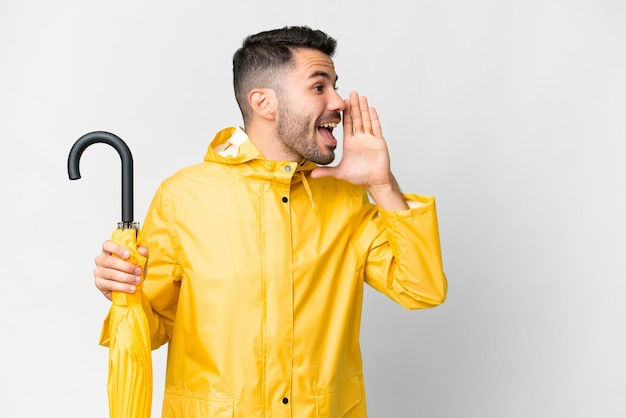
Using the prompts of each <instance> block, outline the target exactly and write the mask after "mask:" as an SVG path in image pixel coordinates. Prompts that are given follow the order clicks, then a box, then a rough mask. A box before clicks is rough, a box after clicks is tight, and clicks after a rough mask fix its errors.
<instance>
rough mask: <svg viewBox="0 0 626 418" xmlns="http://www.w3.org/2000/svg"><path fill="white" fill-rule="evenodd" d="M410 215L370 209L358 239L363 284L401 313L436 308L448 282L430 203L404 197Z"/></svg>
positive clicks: (413, 196)
mask: <svg viewBox="0 0 626 418" xmlns="http://www.w3.org/2000/svg"><path fill="white" fill-rule="evenodd" d="M404 197H405V199H406V200H407V201H408V202H417V203H418V204H417V205H412V206H414V207H412V208H411V209H407V210H400V211H388V210H383V209H380V208H374V210H373V212H372V213H370V215H369V219H368V220H367V221H366V222H365V226H364V229H363V233H362V234H361V235H360V245H361V246H362V249H363V251H364V253H365V254H367V256H366V260H365V267H364V275H365V281H366V283H368V284H369V285H371V286H372V287H373V288H375V289H376V290H378V291H380V292H382V293H383V294H385V295H387V296H388V297H389V298H391V299H392V300H394V301H396V302H397V303H399V304H400V305H402V306H404V307H405V308H407V309H424V308H432V307H434V306H437V305H440V304H441V303H443V302H444V301H445V299H446V295H447V290H448V282H447V279H446V276H445V274H444V272H443V261H442V256H441V248H440V243H439V227H438V222H437V213H436V208H435V199H434V198H433V197H428V196H419V195H416V194H405V196H404Z"/></svg>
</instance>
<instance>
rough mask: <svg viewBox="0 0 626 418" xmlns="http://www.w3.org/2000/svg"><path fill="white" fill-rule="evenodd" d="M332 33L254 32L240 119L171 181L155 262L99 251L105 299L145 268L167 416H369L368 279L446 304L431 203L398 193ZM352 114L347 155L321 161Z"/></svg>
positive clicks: (158, 213)
mask: <svg viewBox="0 0 626 418" xmlns="http://www.w3.org/2000/svg"><path fill="white" fill-rule="evenodd" d="M335 45H336V42H335V40H334V39H332V38H330V37H328V36H327V35H326V34H324V33H323V32H320V31H315V30H312V29H309V28H307V27H285V28H282V29H277V30H272V31H267V32H262V33H259V34H256V35H252V36H249V37H248V38H246V39H245V40H244V43H243V46H242V47H241V48H240V49H239V50H238V51H237V52H236V53H235V55H234V59H233V73H234V87H235V95H236V98H237V102H238V104H239V107H240V109H241V113H242V116H243V121H244V128H243V129H241V128H235V127H231V128H226V129H224V130H222V131H221V132H219V133H218V134H217V135H216V137H215V139H214V140H213V142H212V143H211V145H210V147H209V149H208V151H207V153H206V155H205V158H204V162H202V163H200V164H198V165H195V166H191V167H187V168H185V169H183V170H181V171H179V172H178V173H176V174H174V175H173V176H172V177H170V178H169V179H167V180H165V181H164V182H163V183H162V185H161V187H160V188H159V190H158V191H157V193H156V195H155V197H154V200H153V202H152V204H151V206H150V209H149V211H148V214H147V216H146V218H145V220H144V226H143V230H142V237H143V242H142V244H143V245H144V246H145V247H147V248H142V249H141V251H142V253H143V254H144V255H146V256H147V255H148V249H149V253H150V257H149V259H148V263H147V266H146V269H145V272H142V271H141V270H140V269H139V268H137V267H136V266H133V265H132V264H129V263H127V262H125V261H124V260H122V259H124V258H127V257H128V252H127V251H126V250H125V249H124V248H121V247H119V246H118V245H116V244H114V243H113V242H111V241H106V242H105V243H104V244H103V248H102V254H101V255H100V256H99V257H98V258H97V259H96V269H95V270H94V276H95V284H96V286H97V288H98V289H100V291H102V292H103V293H104V295H105V296H107V297H108V298H110V297H111V291H122V292H134V291H136V289H137V288H136V286H137V285H138V284H139V283H140V277H141V276H142V275H145V281H144V283H143V284H142V288H141V292H142V294H143V296H144V297H143V300H144V308H145V310H146V314H147V316H148V320H149V323H150V326H151V335H152V346H153V348H157V347H159V346H161V345H162V344H165V343H169V352H168V364H167V377H166V387H165V395H164V396H165V397H164V401H163V416H164V417H226V416H228V417H233V416H237V417H246V418H248V417H272V418H276V417H317V416H320V417H321V416H324V417H365V416H366V407H365V391H364V384H363V376H362V366H361V353H360V347H359V325H360V317H361V305H362V298H363V283H364V282H365V283H368V284H369V285H371V286H373V287H374V288H375V289H377V290H378V291H380V292H382V293H383V294H385V295H387V296H388V297H390V298H391V299H393V300H395V301H396V302H398V303H399V304H401V305H402V306H404V307H406V308H408V309H419V308H430V307H434V306H437V305H439V304H441V303H442V302H443V301H444V300H445V297H446V291H447V282H446V278H445V275H444V273H443V268H442V260H441V253H440V246H439V235H438V227H437V218H436V212H435V203H434V199H433V198H432V197H424V196H418V195H415V194H402V193H401V192H400V189H399V187H398V184H397V183H396V181H395V179H394V177H393V175H392V173H391V171H390V163H389V154H388V151H387V146H386V143H385V140H384V139H383V135H382V130H381V126H380V122H379V120H378V116H377V113H376V110H375V109H374V108H372V107H369V105H368V102H367V99H366V98H365V97H363V96H359V95H358V94H357V93H356V92H352V93H350V97H349V98H348V99H346V100H343V99H342V98H341V97H340V96H339V95H338V94H337V92H336V89H335V87H336V86H335V83H336V81H337V75H336V73H335V68H334V64H333V61H332V59H331V57H332V55H333V53H334V49H335ZM342 114H343V155H342V159H341V161H340V162H339V163H338V164H337V165H336V166H335V167H320V166H318V164H319V165H326V164H329V163H330V162H332V161H333V160H334V156H335V155H334V150H335V147H336V146H337V140H336V139H335V137H334V134H333V130H334V128H335V127H336V126H338V125H339V123H340V122H341V117H342ZM368 193H369V196H370V197H371V199H372V200H373V201H374V203H375V204H372V203H370V201H369V199H368V197H367V194H368ZM114 255H117V256H118V257H115V256H114ZM119 257H121V258H122V259H120V258H119ZM102 343H103V344H106V343H107V335H106V333H105V335H104V336H103V341H102Z"/></svg>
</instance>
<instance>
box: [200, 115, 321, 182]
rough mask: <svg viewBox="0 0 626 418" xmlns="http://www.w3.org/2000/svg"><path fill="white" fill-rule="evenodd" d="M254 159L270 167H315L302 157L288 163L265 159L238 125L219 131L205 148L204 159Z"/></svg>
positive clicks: (234, 161)
mask: <svg viewBox="0 0 626 418" xmlns="http://www.w3.org/2000/svg"><path fill="white" fill-rule="evenodd" d="M254 160H258V161H260V162H263V164H264V165H265V166H267V167H268V168H270V169H272V168H274V167H284V166H285V165H286V164H288V165H291V166H293V168H295V169H296V170H295V172H298V171H311V170H313V169H314V168H316V167H317V164H315V163H314V162H312V161H309V160H306V159H303V160H302V161H300V162H299V163H297V164H296V163H289V162H286V161H271V160H267V159H266V158H265V157H264V156H263V154H261V152H260V151H259V150H258V149H257V147H256V146H255V145H254V144H253V143H252V141H251V140H250V138H248V135H247V134H246V133H245V132H244V130H243V129H242V128H240V127H235V126H231V127H228V128H224V129H222V130H221V131H219V132H218V133H217V134H216V135H215V138H213V141H211V144H210V145H209V149H208V150H207V152H206V154H205V156H204V161H207V162H218V163H222V164H243V163H248V162H251V161H254Z"/></svg>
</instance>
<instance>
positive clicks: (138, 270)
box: [135, 267, 141, 275]
mask: <svg viewBox="0 0 626 418" xmlns="http://www.w3.org/2000/svg"><path fill="white" fill-rule="evenodd" d="M135 274H136V275H140V274H141V267H137V268H136V269H135Z"/></svg>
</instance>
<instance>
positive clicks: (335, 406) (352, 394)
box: [317, 375, 367, 418]
mask: <svg viewBox="0 0 626 418" xmlns="http://www.w3.org/2000/svg"><path fill="white" fill-rule="evenodd" d="M317 416H318V417H319V418H340V417H341V418H344V417H345V418H347V417H354V418H357V417H358V418H364V417H366V416H367V413H366V410H365V396H364V387H363V379H362V377H361V376H360V375H357V376H353V377H351V378H349V379H348V380H345V381H343V382H342V383H340V384H339V385H337V386H335V387H332V388H329V389H328V391H326V392H324V393H319V394H318V395H317Z"/></svg>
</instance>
